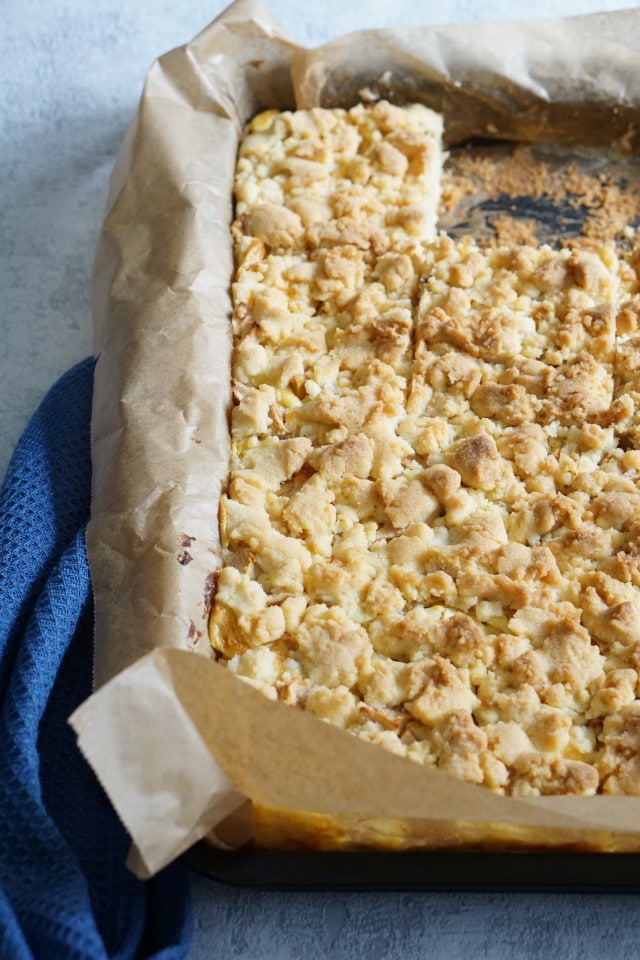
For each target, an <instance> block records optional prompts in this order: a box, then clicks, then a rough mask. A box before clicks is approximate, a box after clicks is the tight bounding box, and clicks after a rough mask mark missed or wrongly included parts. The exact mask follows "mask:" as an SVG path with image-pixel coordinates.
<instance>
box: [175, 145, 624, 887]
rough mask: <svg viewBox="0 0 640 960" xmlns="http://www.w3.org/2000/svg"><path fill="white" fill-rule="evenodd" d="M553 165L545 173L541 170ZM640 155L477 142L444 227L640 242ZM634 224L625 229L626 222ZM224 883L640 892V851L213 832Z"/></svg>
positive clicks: (453, 182)
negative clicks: (315, 847)
mask: <svg viewBox="0 0 640 960" xmlns="http://www.w3.org/2000/svg"><path fill="white" fill-rule="evenodd" d="M536 168H537V169H538V171H542V172H543V177H542V179H541V178H540V176H539V175H537V174H536ZM639 215H640V161H639V160H638V158H637V157H633V156H629V155H624V154H623V153H620V152H617V153H615V152H613V151H612V152H610V153H607V152H604V151H603V150H602V149H597V150H596V149H591V148H580V147H575V148H567V147H563V148H559V147H552V146H533V145H527V144H518V143H514V142H504V141H503V142H496V141H477V140H476V141H473V142H467V143H465V144H461V145H460V146H457V147H454V148H453V149H452V150H451V151H450V153H449V157H448V160H447V163H446V166H445V176H444V197H443V207H442V210H441V213H440V221H439V222H440V225H441V227H442V228H443V229H445V230H446V231H447V232H448V233H449V234H450V235H451V236H455V237H461V236H464V235H468V234H470V235H472V236H474V237H475V238H477V239H478V240H480V241H481V242H488V243H489V244H499V243H502V242H506V243H510V242H527V241H528V240H529V241H530V242H534V243H549V244H551V245H552V246H559V245H563V244H566V243H577V244H578V245H582V244H584V245H586V246H588V245H589V242H590V239H592V238H593V235H594V234H596V235H598V237H599V238H601V239H604V240H609V241H614V240H615V242H616V243H617V244H618V246H619V247H625V246H628V247H633V246H635V243H634V237H633V229H631V230H630V229H629V228H635V227H636V226H637V225H638V222H639V221H638V216H639ZM622 223H624V224H626V225H627V230H626V233H624V232H622V233H621V232H620V228H621V224H622ZM184 859H185V861H186V863H187V864H188V865H189V866H190V867H191V868H192V869H194V870H196V871H197V872H198V873H200V874H203V875H205V876H207V877H210V878H211V879H212V880H215V881H218V882H220V883H225V884H229V885H232V886H237V887H247V888H259V889H263V890H331V891H339V890H360V891H367V890H369V891H375V890H380V891H383V890H425V891H434V892H435V891H442V892H445V891H466V892H483V891H484V892H489V891H496V892H499V891H521V892H545V891H546V892H554V893H561V892H567V893H569V892H572V893H576V892H585V893H586V892H589V893H607V892H616V893H638V892H640V854H635V853H598V852H586V851H578V850H568V849H562V850H535V851H532V850H521V851H503V850H501V851H484V850H434V851H422V850H421V851H403V852H393V851H389V852H387V851H360V850H359V851H339V852H330V851H323V852H315V851H307V850H301V851H295V852H290V851H287V852H272V851H260V850H254V849H250V848H247V849H245V850H241V851H235V852H226V851H221V850H217V849H215V848H214V847H212V846H211V845H210V844H208V843H207V842H206V841H205V842H201V843H199V844H197V845H196V846H195V847H194V848H192V849H191V850H190V851H189V852H188V854H186V855H185V858H184Z"/></svg>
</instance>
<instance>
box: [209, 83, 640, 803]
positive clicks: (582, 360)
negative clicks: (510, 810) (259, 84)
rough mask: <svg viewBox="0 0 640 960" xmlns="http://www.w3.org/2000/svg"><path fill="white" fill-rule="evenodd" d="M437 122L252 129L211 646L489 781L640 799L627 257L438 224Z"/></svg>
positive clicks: (289, 117) (515, 790)
mask: <svg viewBox="0 0 640 960" xmlns="http://www.w3.org/2000/svg"><path fill="white" fill-rule="evenodd" d="M440 136H441V121H440V118H439V117H438V116H437V115H435V114H433V113H432V112H431V111H429V110H427V109H426V108H424V107H420V106H412V107H408V108H398V107H394V106H391V105H390V104H388V103H384V102H381V103H378V104H375V105H367V106H363V105H360V106H357V107H355V108H353V109H352V110H349V111H344V110H321V109H315V110H309V111H299V112H296V113H284V114H280V113H275V112H273V111H269V112H268V113H266V114H261V115H259V116H258V117H256V118H255V119H254V121H253V122H252V123H251V125H250V128H249V133H248V135H247V136H246V137H245V139H244V141H243V143H242V146H241V150H240V156H239V160H238V167H237V181H236V198H237V219H236V221H235V222H234V225H233V228H232V232H233V238H234V242H235V251H236V264H237V273H236V277H235V281H234V284H233V301H234V318H233V325H234V339H235V350H234V360H233V392H234V401H235V402H234V407H233V411H232V420H231V435H232V462H231V470H230V475H229V484H228V491H227V494H226V495H225V496H224V497H223V498H222V501H221V505H220V525H221V536H222V544H223V551H224V553H223V568H222V570H221V572H220V575H219V580H218V586H217V593H216V598H215V604H214V608H213V611H212V615H211V620H210V636H211V642H212V645H213V648H214V650H215V651H216V652H217V655H218V656H219V657H220V658H221V659H222V660H223V661H224V662H225V663H226V664H227V666H228V668H229V669H230V670H232V671H233V672H234V673H235V674H237V675H238V676H240V677H242V678H243V679H244V680H246V681H247V682H249V683H251V684H253V685H255V686H256V687H258V688H259V689H260V690H262V691H263V692H264V693H265V694H266V695H267V696H269V697H271V698H273V699H276V698H278V699H280V700H282V701H284V702H285V703H288V704H292V705H296V706H298V707H300V708H304V709H306V710H308V711H310V712H311V713H313V714H315V715H316V716H317V717H319V718H321V719H323V720H326V721H328V722H331V723H333V724H335V725H337V726H339V727H342V728H344V729H345V730H348V731H350V732H352V733H355V734H358V735H359V736H361V737H364V738H366V739H368V740H370V741H372V742H374V743H377V744H381V745H383V746H385V747H387V748H388V749H390V750H392V751H394V752H395V753H398V754H401V755H403V756H406V757H408V758H410V759H412V760H414V761H416V762H419V763H423V764H434V765H436V766H438V767H440V768H441V769H443V770H446V771H448V772H450V773H452V774H454V775H456V776H459V777H462V778H464V779H466V780H469V781H472V782H475V783H478V784H484V785H486V786H487V787H489V788H491V789H493V790H495V791H498V792H501V793H506V794H511V795H517V796H527V795H528V796H535V795H540V794H556V793H559V794H594V793H597V792H601V793H609V794H611V793H629V794H640V750H639V748H640V700H639V699H637V692H638V689H639V677H638V671H639V670H640V593H639V588H640V360H639V359H638V357H640V350H638V347H639V346H640V330H639V329H638V326H639V318H640V292H639V290H638V282H637V277H636V272H635V269H634V266H633V264H632V263H630V262H627V261H626V260H625V259H624V258H623V256H622V255H619V254H618V253H617V252H616V250H615V249H614V248H613V247H612V246H605V245H603V246H602V247H601V248H600V249H597V250H593V251H581V250H569V249H563V250H554V249H551V248H550V247H546V246H540V247H533V246H514V247H512V248H498V249H481V248H480V247H479V246H478V245H477V244H476V243H474V241H473V240H471V239H464V240H460V241H454V240H452V239H451V238H450V237H448V236H446V235H440V236H437V235H436V230H435V224H436V212H437V204H438V194H439V179H440V170H441V148H440Z"/></svg>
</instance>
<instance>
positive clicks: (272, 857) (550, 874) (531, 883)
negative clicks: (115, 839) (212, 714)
mask: <svg viewBox="0 0 640 960" xmlns="http://www.w3.org/2000/svg"><path fill="white" fill-rule="evenodd" d="M185 860H186V863H187V864H188V865H189V866H190V867H191V868H192V869H194V870H196V871H197V872H198V873H201V874H203V875H205V876H207V877H210V878H211V879H212V880H216V881H218V882H219V883H225V884H230V885H231V886H236V887H249V888H251V887H253V888H259V889H261V890H333V891H336V890H362V891H366V890H370V891H375V890H425V891H442V892H446V891H453V890H456V891H466V892H468V893H472V892H489V891H497V892H500V891H520V892H532V893H534V892H548V893H580V892H584V893H638V892H640V854H635V853H583V852H574V851H565V850H562V851H535V852H530V851H523V852H519V851H518V852H516V851H509V852H502V851H501V852H485V851H476V850H473V851H460V850H437V851H415V852H414V851H405V852H400V853H395V852H389V853H387V852H381V851H345V852H336V853H333V852H319V853H316V852H313V851H299V852H282V853H277V852H270V851H259V850H246V851H236V852H232V853H228V852H226V851H222V850H215V849H214V848H213V847H211V846H210V845H209V844H207V843H199V844H197V845H196V846H195V847H194V848H193V849H192V850H190V851H189V853H188V854H187V855H186V856H185Z"/></svg>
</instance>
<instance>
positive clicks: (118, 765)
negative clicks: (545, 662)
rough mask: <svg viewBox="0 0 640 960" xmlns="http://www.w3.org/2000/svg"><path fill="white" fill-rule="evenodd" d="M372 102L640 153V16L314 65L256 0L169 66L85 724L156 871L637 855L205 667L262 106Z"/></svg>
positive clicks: (161, 70)
mask: <svg viewBox="0 0 640 960" xmlns="http://www.w3.org/2000/svg"><path fill="white" fill-rule="evenodd" d="M372 96H373V97H375V96H385V97H387V98H389V99H393V100H395V101H396V102H405V101H421V102H424V103H426V104H427V105H429V106H432V107H435V108H436V109H438V110H441V111H442V112H443V113H444V117H445V127H446V131H447V140H448V142H449V143H454V142H457V141H459V140H461V139H464V138H467V137H473V136H491V137H508V138H517V139H524V140H530V141H533V142H557V143H563V144H573V143H584V144H590V145H601V144H607V145H608V146H610V145H611V144H612V143H614V142H616V143H618V144H619V145H620V146H621V148H623V149H626V150H629V151H635V150H637V148H638V145H639V143H640V131H639V129H638V117H639V116H640V112H639V111H640V12H638V11H626V12H622V13H616V14H606V15H605V14H602V15H595V16H587V17H577V18H571V19H565V20H557V21H538V22H533V23H519V24H518V23H511V24H498V25H496V24H472V25H471V24H469V25H465V26H453V27H438V28H429V29H423V30H415V29H412V30H404V31H403V30H384V31H369V32H363V33H355V34H351V35H349V36H347V37H344V38H341V39H340V40H336V41H335V42H332V43H330V44H327V45H325V46H324V47H321V48H319V49H317V50H305V49H302V48H300V47H297V46H296V45H295V44H293V43H292V42H291V41H290V40H289V39H288V38H287V37H286V34H285V33H284V32H283V30H282V29H281V28H280V27H279V26H278V24H277V23H275V22H274V20H273V19H272V18H271V16H270V15H269V14H268V12H267V11H266V10H265V9H264V8H263V7H262V6H261V5H260V4H259V3H257V2H254V0H238V2H236V3H234V4H233V5H232V6H231V7H229V8H228V10H227V11H226V12H225V13H224V14H222V16H221V17H220V18H218V20H216V21H215V22H214V23H213V24H212V25H211V26H209V27H208V28H207V29H206V30H204V31H203V33H202V34H200V35H199V36H198V37H197V38H196V39H195V40H194V41H193V42H192V43H190V44H188V45H187V46H186V47H183V48H180V49H178V50H175V51H172V52H171V53H169V54H167V55H166V56H164V57H162V58H161V59H160V60H159V61H158V62H157V63H155V64H154V65H153V66H152V68H151V70H150V72H149V74H148V77H147V81H146V84H145V88H144V92H143V96H142V100H141V103H140V107H139V109H138V112H137V114H136V116H135V118H134V121H133V123H132V125H131V128H130V130H129V132H128V134H127V137H126V139H125V143H124V145H123V148H122V151H121V154H120V156H119V158H118V161H117V164H116V167H115V170H114V174H113V178H112V183H111V191H110V199H109V206H108V212H107V216H106V220H105V224H104V228H103V231H102V236H101V240H100V246H99V249H98V253H97V257H96V267H95V277H94V317H95V331H96V333H95V350H96V354H97V355H98V357H99V359H98V364H97V369H96V385H95V398H94V412H93V464H94V487H93V496H92V519H91V523H90V527H89V532H88V550H89V559H90V565H91V572H92V578H93V585H94V592H95V599H96V653H95V682H96V687H98V688H99V689H98V690H97V692H96V693H95V694H94V695H93V696H92V697H91V698H90V699H89V700H88V701H86V702H85V703H84V704H83V705H82V706H81V707H80V708H79V709H78V710H77V711H76V712H75V713H74V715H73V717H72V718H71V723H72V725H73V727H74V728H75V730H76V732H77V733H78V737H79V745H80V748H81V749H82V751H83V752H84V754H85V756H86V757H87V759H88V760H89V762H90V763H91V765H92V766H93V768H94V770H95V771H96V773H97V775H98V777H99V778H100V780H101V782H102V784H103V786H104V787H105V790H106V791H107V793H108V795H109V796H110V798H111V800H112V802H113V803H114V806H115V807H116V809H117V811H118V813H119V815H120V816H121V818H122V820H123V822H124V824H125V826H126V827H127V828H128V830H129V832H130V833H131V836H132V838H133V841H134V845H135V846H134V851H133V854H132V857H131V865H132V867H133V868H134V869H135V870H136V872H137V873H138V874H139V875H141V876H144V875H149V874H151V873H153V872H155V871H156V870H158V869H160V868H161V867H162V866H164V865H165V864H166V863H168V862H169V861H170V860H171V859H173V858H174V857H175V856H177V855H178V854H179V853H180V852H182V851H183V850H185V849H186V848H187V847H188V846H189V845H190V844H192V843H193V842H194V841H195V840H197V839H198V838H199V837H202V836H203V835H205V834H209V837H210V839H212V841H213V842H216V843H218V844H219V845H223V846H227V847H237V846H239V845H241V844H242V843H244V842H246V841H247V840H249V839H251V837H253V836H254V834H255V836H256V839H257V841H258V842H259V843H260V844H261V845H263V846H280V847H289V848H291V847H293V848H296V847H300V846H303V847H304V846H314V847H319V848H322V849H328V848H333V847H345V846H356V847H357V846H378V847H393V848H396V849H398V848H400V849H402V848H408V847H416V846H418V847H419V846H443V845H444V846H459V845H466V846H468V845H482V844H484V845H492V846H500V845H505V844H506V845H508V846H518V845H542V846H544V845H549V846H557V845H564V846H566V845H578V846H581V847H583V848H593V849H640V799H636V798H629V797H622V798H606V797H595V798H572V797H552V798H537V799H532V800H521V799H513V798H505V797H500V796H497V795H495V794H493V793H491V792H490V791H488V790H486V789H485V788H482V787H478V786H474V785H473V784H469V783H464V782H461V781H459V780H456V779H454V778H452V777H450V776H449V775H448V774H446V773H444V772H442V771H439V770H435V769H432V768H422V767H419V766H417V765H415V764H413V763H411V762H410V761H406V760H404V759H401V758H398V757H395V756H392V755H390V754H388V753H387V752H386V751H384V750H382V749H380V748H377V747H374V746H371V745H370V744H367V743H365V742H362V741H360V740H358V739H357V738H355V737H352V736H351V735H349V734H346V733H343V732H342V731H339V730H336V729H334V728H332V727H329V726H327V725H326V724H324V723H322V722H321V721H319V720H317V719H316V718H314V717H312V716H310V715H308V714H306V713H304V712H301V711H296V710H292V709H291V708H290V707H288V706H285V705H283V704H280V703H273V702H270V701H267V700H266V699H265V698H264V697H263V696H262V695H261V694H259V693H257V692H256V691H255V690H253V689H251V688H250V687H248V686H247V685H245V684H243V683H242V681H240V680H238V679H237V678H235V677H233V676H232V675H231V674H229V673H228V672H227V671H226V670H225V669H224V668H222V667H221V666H219V665H217V664H216V663H214V662H213V661H212V660H211V659H210V657H209V655H208V654H209V648H208V640H207V635H206V625H207V617H208V612H209V606H210V602H211V597H212V593H213V591H214V587H215V572H216V569H217V568H218V566H219V541H218V534H217V505H218V498H219V494H220V490H221V487H222V485H223V483H224V481H225V477H226V473H227V465H228V452H229V440H228V426H227V414H228V406H229V361H230V347H231V340H230V332H229V316H230V303H229V285H230V279H231V274H232V269H233V260H232V250H231V241H230V237H229V232H228V228H229V223H230V220H231V213H232V207H231V203H232V183H233V171H234V165H235V155H236V149H237V142H238V137H239V135H240V133H241V131H242V127H243V124H244V123H245V122H246V121H247V120H248V119H249V117H251V116H252V115H253V114H254V113H256V112H257V111H259V110H262V109H265V108H267V107H275V108H278V109H285V108H292V107H294V106H296V105H297V106H305V107H308V106H311V105H314V104H321V105H324V106H333V105H338V104H339V105H344V106H348V105H351V104H353V103H354V102H356V101H357V100H358V99H361V98H362V97H364V98H370V97H372ZM197 654H201V656H198V655H197ZM247 798H249V800H250V801H252V806H251V805H250V804H248V802H247Z"/></svg>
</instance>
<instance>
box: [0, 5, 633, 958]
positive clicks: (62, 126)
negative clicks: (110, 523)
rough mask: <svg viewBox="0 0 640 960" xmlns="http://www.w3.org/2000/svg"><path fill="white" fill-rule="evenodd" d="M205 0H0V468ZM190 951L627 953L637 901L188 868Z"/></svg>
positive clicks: (83, 334)
mask: <svg viewBox="0 0 640 960" xmlns="http://www.w3.org/2000/svg"><path fill="white" fill-rule="evenodd" d="M224 6H225V4H224V3H220V2H218V0H208V2H207V0H182V2H180V0H155V2H154V3H150V2H148V0H3V2H2V3H1V4H0V9H1V11H2V19H1V21H0V22H1V24H2V26H1V30H0V291H1V292H2V293H1V296H2V302H1V309H0V476H2V475H3V474H4V471H5V468H6V466H7V463H8V461H9V457H10V455H11V451H12V450H13V447H14V446H15V443H16V441H17V439H18V437H19V435H20V433H21V431H22V429H23V428H24V426H25V424H26V422H27V420H28V418H29V416H30V414H31V413H32V412H33V410H34V409H35V407H36V405H37V404H38V402H39V401H40V399H41V398H42V397H43V395H44V394H45V393H46V390H47V389H48V387H49V386H50V384H51V383H52V382H53V381H54V380H55V379H56V378H57V377H58V376H59V375H60V374H62V373H63V372H64V371H65V370H66V369H67V368H68V367H69V366H70V365H71V364H72V363H74V362H76V361H78V360H80V359H82V358H83V357H85V356H87V354H89V353H90V351H91V333H90V317H89V275H90V269H91V261H92V256H93V248H94V245H95V241H96V238H97V234H98V230H99V226H100V219H101V215H102V210H103V207H104V202H105V197H106V190H107V181H108V177H109V172H110V169H111V167H112V164H113V161H114V158H115V155H116V152H117V150H118V147H119V145H120V142H121V140H122V137H123V135H124V132H125V129H126V126H127V124H128V121H129V119H130V117H131V115H132V113H133V111H134V109H135V106H136V102H137V99H138V96H139V93H140V89H141V86H142V81H143V78H144V73H145V70H146V68H147V67H148V65H149V64H150V63H151V61H152V60H153V59H154V58H155V57H156V56H158V55H160V54H161V53H163V52H165V51H166V50H168V49H170V48H171V47H175V46H178V45H180V44H182V43H184V42H186V41H187V40H189V39H190V38H191V37H192V36H193V35H194V34H196V33H197V32H199V31H200V30H201V29H202V28H203V27H204V26H205V25H206V24H207V23H208V22H209V21H210V20H212V19H213V18H214V17H215V16H216V15H217V14H218V13H219V12H220V11H221V10H222V9H223V7H224ZM633 6H636V4H634V3H629V2H624V0H613V2H611V0H609V2H607V0H569V2H565V3H557V2H554V0H538V2H536V3H533V2H530V3H527V2H522V0H513V2H509V0H484V2H480V0H439V2H438V3H437V4H436V3H431V4H419V3H414V2H412V0H366V2H365V0H363V2H355V0H351V3H349V2H348V0H324V2H316V3H313V2H307V0H302V2H296V0H272V2H271V3H270V9H271V11H272V13H274V14H275V16H277V17H278V18H279V19H280V20H281V22H282V23H283V24H285V25H286V27H287V28H288V30H289V32H290V34H291V35H292V36H293V37H294V38H295V39H296V40H298V41H299V42H301V43H304V44H308V45H316V44H318V43H321V42H323V41H325V40H329V39H331V38H333V37H335V36H338V35H339V34H342V33H346V32H347V31H350V30H356V29H359V28H363V27H368V28H371V27H384V26H391V25H396V26H409V25H416V24H429V23H447V22H456V21H462V20H474V19H480V18H482V19H499V18H512V17H533V16H558V15H561V14H572V13H587V12H591V11H595V10H601V9H608V10H613V9H617V8H621V7H633ZM194 894H195V904H196V917H197V926H196V932H195V940H194V945H193V950H192V957H193V960H205V958H214V957H215V958H220V960H301V958H304V960H321V958H325V957H327V958H328V957H331V958H342V957H344V958H348V960H360V958H362V960H365V958H366V960H378V958H380V960H414V958H415V960H417V958H429V960H458V958H467V957H473V958H474V960H475V958H487V960H493V958H496V960H497V958H500V960H509V958H515V960H518V958H524V957H526V958H537V957H540V958H543V957H544V958H553V957H554V956H557V957H558V958H559V960H574V958H575V960H578V958H579V960H585V958H586V960H591V958H594V960H600V958H602V960H615V958H617V957H622V956H627V957H631V958H632V957H637V956H640V947H639V946H638V944H639V943H640V910H638V906H639V904H638V898H636V897H624V896H597V895H591V896H551V895H544V896H543V895H529V896H524V895H488V894H483V895H475V896H474V895H462V894H435V895H432V894H423V895H418V894H377V895H374V894H351V895H345V894H340V895H337V894H335V895H332V894H306V893H300V894H276V893H261V892H250V891H237V890H231V889H226V888H224V887H219V886H216V885H215V884H213V883H210V882H209V881H205V880H202V879H199V878H194Z"/></svg>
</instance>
